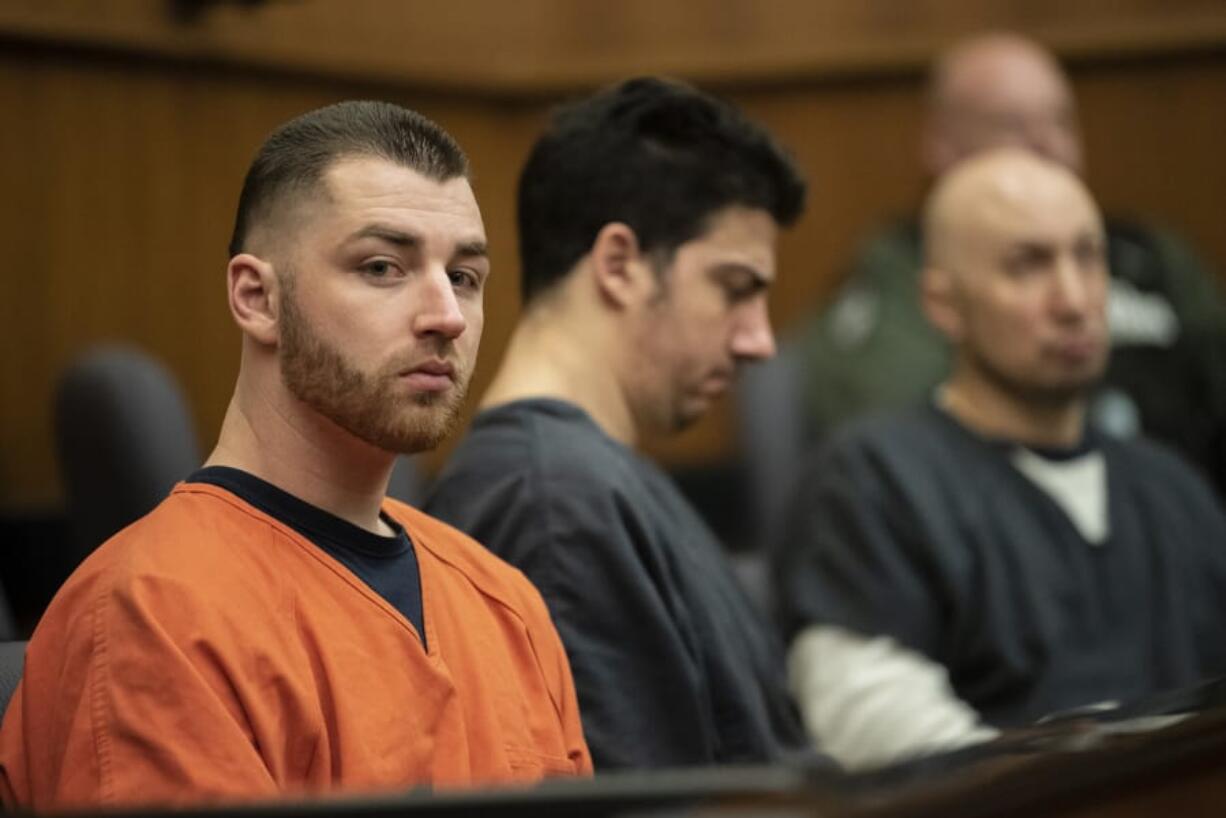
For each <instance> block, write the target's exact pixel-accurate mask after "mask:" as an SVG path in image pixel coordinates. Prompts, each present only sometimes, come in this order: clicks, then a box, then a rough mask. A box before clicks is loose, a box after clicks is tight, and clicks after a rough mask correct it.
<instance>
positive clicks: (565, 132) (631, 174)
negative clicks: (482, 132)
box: [519, 77, 805, 304]
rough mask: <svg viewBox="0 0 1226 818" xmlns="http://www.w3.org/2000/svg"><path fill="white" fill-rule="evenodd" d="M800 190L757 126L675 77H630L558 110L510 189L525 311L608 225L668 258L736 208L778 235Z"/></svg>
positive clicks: (799, 181) (800, 203)
mask: <svg viewBox="0 0 1226 818" xmlns="http://www.w3.org/2000/svg"><path fill="white" fill-rule="evenodd" d="M804 199H805V182H804V179H803V178H802V177H801V175H800V173H799V171H798V170H797V168H796V165H795V163H794V162H793V160H792V159H791V157H790V156H789V155H788V154H787V153H786V152H785V151H784V150H783V149H782V148H781V147H780V146H779V145H778V144H777V143H776V142H775V140H774V139H773V138H772V137H771V135H770V134H769V133H768V132H767V131H766V129H765V128H763V127H761V126H760V125H757V124H755V123H753V122H751V121H750V120H748V119H747V118H746V117H745V116H744V115H743V114H742V113H741V112H740V111H738V110H737V109H736V108H734V107H733V106H732V105H731V104H729V103H727V102H724V101H722V100H719V99H716V98H715V97H713V96H711V95H709V94H705V93H703V92H701V91H698V90H697V89H695V88H692V87H690V86H688V85H685V84H683V83H680V82H676V81H672V80H664V79H658V78H652V77H645V78H639V79H632V80H628V81H626V82H623V83H621V84H619V85H616V86H614V87H612V88H609V89H606V90H604V91H601V92H599V93H597V94H595V95H594V96H591V97H588V98H587V99H584V100H581V101H579V102H576V103H573V104H571V105H568V106H565V107H563V108H561V109H559V110H558V111H557V112H556V114H555V115H554V118H553V121H552V124H551V125H550V127H549V128H548V130H546V132H545V133H544V135H543V136H541V138H540V139H539V140H538V141H537V143H536V145H535V146H534V147H533V149H532V152H531V154H530V155H529V157H528V162H527V164H526V165H525V166H524V169H523V172H522V174H521V176H520V180H519V243H520V244H519V249H520V261H521V263H522V271H523V278H522V295H523V300H524V303H525V304H527V303H528V302H530V301H531V300H532V299H533V298H535V297H536V296H537V295H539V294H540V293H542V292H544V291H546V290H548V289H549V288H550V287H552V286H553V285H554V284H556V283H557V282H558V281H560V280H561V279H563V278H564V277H565V276H566V274H567V273H568V272H569V271H570V270H571V269H573V267H574V266H575V264H576V263H577V262H578V261H579V259H580V258H582V257H583V256H584V255H585V254H586V253H587V252H588V251H589V250H590V249H591V246H592V242H593V241H594V240H595V238H596V234H597V233H598V232H599V231H600V229H601V228H602V227H603V226H604V225H606V224H609V223H610V222H623V223H625V224H626V225H628V226H629V227H630V228H631V229H633V230H634V232H635V234H636V236H637V237H638V242H639V247H640V249H641V250H642V251H643V252H644V253H651V254H654V255H655V256H656V257H657V258H662V259H664V260H666V262H667V261H669V260H671V257H672V254H673V252H674V251H675V250H676V248H677V247H678V246H680V245H681V244H684V243H685V242H687V241H690V240H691V239H694V238H697V237H698V236H700V235H702V233H703V232H705V230H706V229H707V227H708V222H709V220H710V218H711V217H712V216H714V215H715V214H716V213H717V212H719V211H721V210H723V209H724V208H727V207H729V206H733V205H740V206H744V207H748V208H756V209H761V210H765V211H767V212H768V213H770V214H771V216H773V217H774V219H775V221H776V222H778V223H779V224H780V225H781V226H787V225H790V224H792V223H793V222H794V221H795V220H796V219H797V217H799V215H800V213H801V211H802V210H803V209H804Z"/></svg>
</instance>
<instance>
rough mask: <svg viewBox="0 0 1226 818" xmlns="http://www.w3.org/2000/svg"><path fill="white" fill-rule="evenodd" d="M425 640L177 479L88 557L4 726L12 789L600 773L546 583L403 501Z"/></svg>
mask: <svg viewBox="0 0 1226 818" xmlns="http://www.w3.org/2000/svg"><path fill="white" fill-rule="evenodd" d="M384 510H385V512H387V513H388V514H390V515H391V516H392V517H394V518H395V519H396V520H397V521H399V522H400V523H401V524H402V525H403V526H404V528H405V530H406V531H407V532H408V534H409V537H410V538H411V539H412V541H413V543H414V545H415V548H416V553H417V560H418V563H419V566H420V571H421V589H422V605H423V611H424V620H425V629H426V644H427V645H428V647H429V649H428V650H425V649H423V647H422V642H421V640H420V639H419V638H418V635H417V633H416V631H415V630H414V628H413V626H412V625H410V624H409V622H408V621H407V620H406V619H405V618H404V617H403V616H402V615H401V614H400V613H399V612H398V611H397V610H396V609H394V608H393V607H391V606H390V605H389V604H388V603H387V602H386V601H384V599H383V598H382V597H380V596H379V595H378V594H376V593H375V592H374V591H372V590H371V589H370V588H369V587H367V586H366V585H365V584H364V583H362V582H361V580H359V579H357V578H356V577H355V576H354V575H353V574H351V573H350V572H349V570H348V569H346V568H345V567H344V566H342V565H341V564H340V563H339V562H337V561H336V560H334V559H333V558H332V557H331V556H329V555H328V554H327V553H325V552H324V551H322V550H321V549H319V548H318V547H316V546H315V545H314V544H312V543H311V542H309V541H308V540H306V539H304V538H303V537H301V536H300V535H299V534H297V533H296V532H294V531H293V530H292V529H290V528H289V527H287V526H285V525H283V524H282V523H280V522H278V521H277V520H275V519H273V518H271V517H269V516H268V515H266V514H264V513H262V512H260V511H258V510H257V509H255V508H253V507H252V506H250V505H248V504H247V503H245V502H244V501H242V500H240V499H239V498H238V497H236V496H234V495H233V494H231V493H229V492H227V491H225V490H224V489H221V488H218V487H216V486H211V485H205V484H197V483H181V484H180V485H179V486H178V487H176V489H175V490H174V492H172V494H171V495H170V497H168V498H167V499H166V500H165V501H164V502H163V503H162V504H161V505H160V506H158V508H157V509H155V510H154V511H153V512H152V513H151V514H149V515H148V516H146V517H145V518H143V519H142V520H140V521H138V522H137V523H135V524H133V525H132V526H130V527H129V528H127V529H125V530H124V531H122V532H120V533H119V534H117V535H116V536H115V537H113V538H112V539H111V540H110V541H108V542H107V543H105V544H104V545H103V546H101V547H100V548H99V549H98V550H97V551H96V552H95V553H94V554H93V555H91V556H90V557H89V559H87V560H86V561H85V562H84V563H83V564H82V566H81V567H80V568H79V569H78V570H77V571H76V572H75V573H74V574H73V576H72V577H71V578H70V579H69V580H68V582H67V583H66V584H65V585H64V587H63V588H62V589H61V590H60V592H59V593H58V594H57V595H56V598H55V600H54V601H53V602H52V604H51V606H50V607H49V608H48V610H47V613H46V615H45V616H44V617H43V620H42V622H41V623H40V624H39V626H38V629H37V631H36V632H35V634H34V636H33V638H32V639H31V641H30V645H29V649H28V651H27V656H26V667H25V675H24V678H23V681H22V685H21V687H20V688H19V689H18V691H17V693H16V694H15V695H14V697H13V700H12V702H11V704H10V706H9V708H8V711H7V713H6V714H5V717H4V723H3V727H2V728H0V794H3V796H4V798H5V800H6V802H7V803H9V804H10V805H14V804H15V805H20V806H23V807H27V808H32V809H35V810H42V809H49V808H62V807H79V806H98V805H101V806H112V805H134V804H155V803H157V804H182V803H191V802H202V801H214V800H235V799H243V800H246V799H252V798H260V797H266V796H275V795H289V796H302V795H307V794H321V793H334V792H339V791H346V792H352V791H372V790H388V789H393V788H395V789H404V788H408V787H411V786H414V785H422V784H428V785H434V786H437V787H463V786H480V785H489V784H498V783H507V782H522V781H534V780H537V779H539V778H541V777H543V776H549V775H573V774H587V773H590V771H591V758H590V756H589V754H588V750H587V746H586V744H585V743H584V740H583V734H582V729H581V727H580V721H579V712H578V706H577V704H576V699H575V691H574V686H573V683H572V681H571V675H570V668H569V665H568V664H567V661H566V655H565V653H564V652H563V649H562V646H561V643H560V642H559V640H558V635H557V633H556V631H555V630H554V627H553V624H552V622H551V621H550V619H549V614H548V612H547V610H546V608H545V605H544V603H543V602H542V600H541V598H540V595H539V594H538V593H537V592H536V589H535V588H533V587H532V585H531V584H530V583H529V582H528V581H527V580H526V579H525V578H524V576H523V575H522V574H520V573H519V571H517V570H516V569H514V568H512V567H510V566H508V565H506V564H505V563H503V562H501V561H500V560H498V559H497V558H496V557H494V556H492V555H491V554H490V553H489V552H488V551H486V550H485V549H484V548H482V547H481V546H480V545H478V544H477V543H476V542H474V541H473V540H471V539H469V538H468V537H467V536H465V535H464V534H462V533H460V532H458V531H456V530H455V529H452V528H450V527H449V526H447V525H445V524H444V523H441V522H439V521H437V520H434V519H433V518H431V517H428V516H426V515H425V514H422V513H421V512H419V511H417V510H415V509H412V508H410V507H408V506H405V505H403V504H400V503H397V502H395V501H393V500H388V501H387V502H386V503H385V506H384Z"/></svg>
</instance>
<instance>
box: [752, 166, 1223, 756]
mask: <svg viewBox="0 0 1226 818" xmlns="http://www.w3.org/2000/svg"><path fill="white" fill-rule="evenodd" d="M923 229H924V248H925V249H924V261H923V263H924V269H923V272H922V274H921V275H919V276H918V277H917V278H918V281H919V285H918V288H919V290H920V293H919V294H918V297H917V305H916V312H917V313H920V312H922V314H925V315H926V316H927V318H928V319H929V320H930V321H931V322H932V324H933V326H934V327H935V328H936V330H937V331H938V332H939V333H940V335H941V336H942V337H943V338H945V339H946V340H947V341H948V343H949V347H950V350H951V353H952V354H951V360H952V370H951V373H950V375H949V376H948V378H946V379H945V380H944V382H943V384H942V385H941V386H940V388H939V389H938V390H937V392H936V395H935V398H933V399H931V400H930V401H928V402H924V401H923V400H922V399H921V400H920V401H919V402H917V405H915V406H913V407H911V408H909V409H906V410H899V412H897V413H895V414H884V415H878V416H877V417H875V418H871V419H866V420H863V421H859V422H856V423H852V424H849V425H848V426H847V427H845V428H843V429H840V430H839V431H837V432H836V433H834V434H833V435H832V436H831V437H830V438H829V442H828V444H827V445H826V446H824V447H823V449H822V451H821V452H820V454H819V455H818V456H817V457H816V458H815V459H814V460H813V461H812V462H811V463H810V464H809V467H808V469H807V470H806V471H805V473H804V475H803V479H802V480H801V481H800V486H799V491H798V492H797V494H796V496H795V497H794V499H793V502H792V506H791V509H790V512H789V513H788V514H787V515H786V517H785V520H786V522H785V525H784V527H783V532H782V533H783V536H782V538H781V541H780V548H779V550H778V553H777V555H776V556H777V561H776V565H775V568H776V578H777V581H778V584H779V590H780V602H781V605H782V609H783V613H784V618H785V622H786V625H787V628H788V632H789V636H790V637H791V638H792V642H791V647H790V650H789V672H790V678H791V682H792V686H793V692H794V693H795V694H796V695H797V698H798V700H799V701H800V703H801V707H802V710H803V712H804V716H805V721H806V724H807V726H808V727H809V729H810V731H811V732H812V733H813V734H814V736H815V738H816V739H817V741H818V744H819V746H820V747H821V748H822V749H825V750H827V751H828V752H830V753H831V754H832V755H834V756H835V757H836V758H838V759H840V760H842V761H844V762H845V763H847V764H848V765H851V766H869V765H874V764H881V763H885V762H887V761H891V760H896V759H897V758H899V757H902V756H905V755H909V754H913V753H917V752H922V751H930V750H934V749H944V748H948V747H952V746H957V745H959V744H963V743H967V742H973V741H979V740H983V739H986V738H990V737H991V736H993V735H994V734H995V730H996V729H999V728H1006V727H1013V726H1020V725H1025V724H1028V723H1030V722H1032V721H1033V720H1035V719H1037V718H1039V717H1042V716H1044V715H1046V714H1050V713H1052V712H1053V711H1060V710H1065V709H1068V708H1073V707H1079V706H1084V705H1087V704H1091V703H1097V702H1102V701H1104V700H1110V701H1114V702H1121V701H1132V700H1136V699H1139V698H1143V697H1146V696H1149V695H1151V694H1154V693H1156V692H1159V691H1164V690H1167V689H1170V688H1174V687H1179V686H1184V685H1189V684H1192V683H1195V682H1198V681H1201V680H1202V679H1204V678H1205V677H1208V676H1212V675H1215V674H1221V673H1223V672H1226V648H1224V647H1223V642H1222V639H1221V631H1222V625H1223V623H1224V622H1226V547H1224V543H1223V538H1224V535H1226V515H1224V514H1223V511H1222V508H1221V506H1220V505H1219V502H1218V500H1217V495H1215V494H1214V493H1213V491H1212V490H1211V489H1210V487H1209V485H1208V483H1207V482H1205V481H1204V480H1203V479H1202V478H1201V477H1200V476H1199V475H1198V474H1197V472H1196V471H1195V470H1193V469H1192V468H1191V467H1190V466H1188V465H1186V464H1185V463H1184V462H1183V461H1182V460H1181V459H1179V458H1178V457H1176V456H1174V455H1173V454H1172V453H1170V452H1169V451H1168V450H1167V449H1166V448H1165V447H1162V446H1159V445H1155V444H1152V443H1150V442H1148V441H1144V440H1140V439H1135V440H1120V439H1118V438H1115V437H1112V436H1110V435H1105V434H1102V433H1101V432H1100V431H1099V430H1098V429H1097V428H1096V427H1095V426H1094V425H1093V424H1092V423H1090V422H1088V413H1089V397H1090V395H1091V393H1092V391H1093V389H1094V386H1095V385H1096V383H1097V381H1098V380H1099V378H1100V377H1101V376H1102V373H1103V371H1104V368H1105V366H1106V361H1107V356H1108V344H1109V337H1108V329H1107V310H1108V306H1107V305H1108V300H1109V295H1108V293H1109V289H1110V278H1109V275H1108V273H1107V270H1106V257H1105V253H1106V245H1105V243H1106V234H1105V231H1104V228H1103V223H1102V219H1101V216H1100V215H1099V212H1098V209H1097V207H1096V206H1095V204H1094V202H1093V200H1092V199H1091V198H1090V195H1089V193H1088V192H1087V191H1086V189H1085V187H1084V185H1083V184H1082V183H1081V182H1080V181H1079V180H1078V178H1077V177H1076V176H1075V175H1074V174H1073V173H1071V172H1070V171H1069V169H1068V168H1067V166H1066V165H1064V164H1057V163H1056V162H1053V161H1049V160H1048V159H1045V158H1042V157H1040V156H1038V155H1036V154H1035V153H1033V152H1030V151H1023V150H1018V149H1015V148H1007V149H998V150H995V151H989V152H984V153H980V154H976V155H975V156H973V157H970V158H968V159H965V160H963V162H962V163H960V164H959V165H957V166H955V167H954V168H953V169H952V170H951V171H950V172H949V173H947V174H946V175H944V176H942V178H941V179H940V181H939V182H938V183H937V185H936V187H935V189H934V191H933V193H932V195H931V196H930V198H929V201H928V204H927V207H926V210H925V214H924V223H923ZM921 301H922V311H921V308H920V302H921Z"/></svg>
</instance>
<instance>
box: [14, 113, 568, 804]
mask: <svg viewBox="0 0 1226 818" xmlns="http://www.w3.org/2000/svg"><path fill="white" fill-rule="evenodd" d="M232 249H233V250H234V253H233V256H232V258H231V259H230V263H229V266H228V269H227V285H228V294H229V306H230V312H231V314H232V315H233V317H234V320H235V322H236V323H237V324H238V326H239V328H240V329H241V331H242V333H243V347H242V361H241V366H240V370H239V375H238V384H237V387H236V389H235V393H234V397H233V400H232V401H231V403H230V407H229V410H228V412H227V414H226V418H225V421H224V423H223V425H222V429H221V434H220V438H219V440H218V442H217V447H216V448H215V449H214V450H213V453H212V454H211V455H210V456H209V458H208V461H207V462H206V463H205V465H204V468H202V469H200V470H199V471H197V472H196V473H194V474H192V475H190V476H189V477H187V478H186V479H185V481H184V482H183V483H180V484H179V485H178V486H177V487H176V488H175V489H174V491H173V492H172V493H171V495H170V496H169V497H168V498H167V499H166V500H165V501H164V502H163V503H162V504H161V505H159V506H158V508H157V509H155V510H154V511H153V512H151V513H150V514H149V515H147V516H146V517H144V518H143V519H141V520H139V521H138V522H136V523H135V524H134V525H132V526H131V527H129V528H127V529H125V530H124V531H122V532H120V533H119V534H117V535H116V536H115V537H113V538H112V539H111V540H109V541H108V542H106V543H105V544H103V545H102V546H101V547H100V548H99V549H98V550H97V551H96V552H95V553H94V554H93V555H92V556H90V557H89V559H87V560H86V561H85V562H84V563H83V564H82V566H81V567H80V568H79V569H78V570H77V571H76V572H75V573H74V574H73V576H72V577H71V578H70V579H69V580H68V582H67V583H66V584H65V585H64V587H63V588H62V589H61V590H60V592H59V594H58V595H57V596H56V598H55V600H54V601H53V602H52V604H51V606H50V608H49V609H48V611H47V613H46V615H45V616H44V617H43V620H42V622H41V623H40V624H39V627H38V629H37V630H36V632H35V634H34V637H33V639H32V640H31V642H30V646H29V651H28V655H27V659H26V666H25V676H24V680H23V682H22V686H21V688H20V689H19V690H18V692H17V694H16V695H15V696H14V698H13V701H12V704H11V705H10V707H9V709H8V712H7V714H6V716H5V721H4V725H3V728H2V729H0V765H2V770H0V773H2V775H0V792H2V793H3V795H4V797H5V800H6V802H7V803H9V804H17V805H20V806H22V807H26V808H30V809H36V810H43V809H50V808H64V807H78V808H80V807H97V806H118V805H132V804H149V803H185V802H195V801H206V800H215V799H239V798H255V797H269V796H272V795H276V794H282V795H308V794H320V793H330V792H338V791H354V790H370V789H387V788H404V787H409V786H413V785H419V784H434V785H441V786H465V785H476V784H490V783H497V782H507V781H531V780H534V779H538V778H540V777H541V776H544V775H548V774H573V773H582V772H586V771H588V770H590V765H591V761H590V757H589V756H588V753H587V749H586V746H585V744H584V741H583V736H582V732H581V725H580V723H579V719H578V712H577V704H576V700H575V694H574V688H573V683H572V681H571V677H570V671H569V668H568V665H567V662H566V657H565V654H564V651H563V649H562V645H561V643H560V641H559V640H558V636H557V633H556V631H555V630H554V629H553V626H552V624H551V623H550V621H549V616H548V611H547V609H546V607H545V605H544V603H543V602H542V600H541V598H540V596H539V594H538V593H537V592H536V591H535V589H533V588H532V586H531V585H530V584H529V583H528V582H527V581H526V580H525V579H524V577H523V576H522V574H520V573H519V572H518V571H515V570H514V569H512V568H510V567H509V566H507V565H505V564H504V563H502V562H501V561H500V560H497V559H495V558H493V557H492V556H491V555H490V554H489V553H488V552H487V551H486V550H485V549H483V548H481V547H480V546H479V545H477V544H476V543H475V542H473V541H472V540H470V539H469V538H468V537H466V536H465V535H463V534H461V533H460V532H458V531H455V530H454V529H452V528H449V527H448V526H446V525H444V524H442V523H440V522H438V521H437V520H434V519H432V518H430V517H428V516H426V515H425V514H422V513H421V512H419V511H417V510H415V509H412V508H410V507H408V506H405V505H403V504H400V503H397V502H395V501H393V500H390V499H387V498H385V496H384V493H385V489H386V486H387V482H388V478H389V475H390V472H391V469H392V465H393V461H394V459H395V457H396V455H397V453H411V452H417V451H422V450H424V449H428V448H430V447H432V446H434V445H436V444H437V443H438V442H439V440H440V439H441V438H442V437H443V436H444V435H445V434H447V431H448V430H449V429H450V428H451V427H452V425H453V424H454V422H455V417H456V413H457V411H458V409H459V406H460V403H461V400H462V397H463V393H464V390H465V388H466V386H467V383H468V378H469V374H470V372H471V371H472V365H473V361H474V358H475V356H476V353H477V345H478V342H479V340H480V336H481V326H482V316H483V313H482V292H483V287H484V283H485V279H486V276H487V275H488V274H489V262H488V260H487V258H486V251H485V231H484V227H483V225H482V221H481V214H480V211H479V210H478V208H477V203H476V200H475V198H474V197H473V193H472V189H471V187H470V186H469V183H468V179H467V162H466V160H465V158H464V155H463V153H461V151H460V149H459V147H458V146H457V145H456V144H455V142H454V141H453V140H452V139H451V137H450V136H448V135H447V134H446V133H445V132H444V131H443V130H442V129H440V128H439V127H438V126H437V125H435V124H433V123H432V122H430V121H428V120H426V119H425V118H423V117H421V116H419V115H418V114H415V113H413V112H411V111H407V110H405V109H402V108H398V107H396V106H392V105H388V104H385V103H375V102H349V103H341V104H338V105H334V106H331V107H328V108H323V109H320V110H318V111H314V112H312V113H308V114H305V115H304V116H301V117H299V118H298V119H295V120H293V121H291V122H289V123H287V124H286V125H284V126H282V127H281V128H280V129H279V130H278V131H277V132H276V133H274V134H273V135H272V137H270V139H269V140H268V141H267V142H266V143H265V144H264V146H263V147H262V148H261V150H260V152H259V154H258V156H257V157H256V159H255V162H254V164H253V165H252V168H251V170H250V172H249V174H248V177H247V180H246V183H245V184H244V187H243V192H242V197H241V204H240V208H239V215H238V220H237V224H236V227H235V233H234V240H233V243H232Z"/></svg>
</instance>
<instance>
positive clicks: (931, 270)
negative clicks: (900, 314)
mask: <svg viewBox="0 0 1226 818" xmlns="http://www.w3.org/2000/svg"><path fill="white" fill-rule="evenodd" d="M920 304H921V306H922V307H923V309H924V315H925V316H927V318H928V323H930V324H932V325H933V326H934V327H936V328H937V330H938V331H939V332H940V333H941V334H942V335H944V336H945V337H946V338H948V339H949V341H950V342H951V343H957V342H958V341H960V340H962V334H963V324H962V311H961V310H960V309H959V307H958V285H957V282H956V281H955V280H954V275H953V273H951V272H950V271H949V270H946V269H943V268H941V267H933V266H931V265H929V266H926V267H924V269H923V271H922V272H921V273H920Z"/></svg>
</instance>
